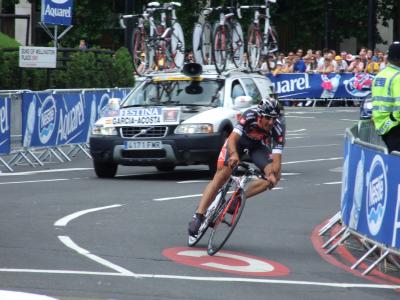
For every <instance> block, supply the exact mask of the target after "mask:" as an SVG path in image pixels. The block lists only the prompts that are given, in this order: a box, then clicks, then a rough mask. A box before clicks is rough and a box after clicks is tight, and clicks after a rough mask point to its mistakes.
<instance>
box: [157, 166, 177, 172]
mask: <svg viewBox="0 0 400 300" xmlns="http://www.w3.org/2000/svg"><path fill="white" fill-rule="evenodd" d="M156 168H157V170H158V171H163V172H169V171H173V170H174V169H175V165H173V164H165V165H157V166H156Z"/></svg>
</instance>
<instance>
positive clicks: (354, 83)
mask: <svg viewBox="0 0 400 300" xmlns="http://www.w3.org/2000/svg"><path fill="white" fill-rule="evenodd" d="M374 78H375V77H374V76H373V75H371V74H368V73H358V74H355V75H354V76H353V77H352V78H351V79H350V80H345V81H343V83H344V87H345V89H346V91H347V92H348V93H349V94H350V95H353V96H355V97H365V96H368V95H369V94H370V93H371V85H372V81H373V80H374Z"/></svg>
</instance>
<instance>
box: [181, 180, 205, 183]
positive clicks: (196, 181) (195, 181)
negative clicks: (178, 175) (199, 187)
mask: <svg viewBox="0 0 400 300" xmlns="http://www.w3.org/2000/svg"><path fill="white" fill-rule="evenodd" d="M204 182H210V180H185V181H178V182H177V183H204Z"/></svg>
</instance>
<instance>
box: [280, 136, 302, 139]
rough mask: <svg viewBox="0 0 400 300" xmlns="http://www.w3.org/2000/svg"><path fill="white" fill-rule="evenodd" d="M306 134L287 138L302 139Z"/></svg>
mask: <svg viewBox="0 0 400 300" xmlns="http://www.w3.org/2000/svg"><path fill="white" fill-rule="evenodd" d="M302 138H304V136H292V137H287V138H285V140H295V139H302Z"/></svg>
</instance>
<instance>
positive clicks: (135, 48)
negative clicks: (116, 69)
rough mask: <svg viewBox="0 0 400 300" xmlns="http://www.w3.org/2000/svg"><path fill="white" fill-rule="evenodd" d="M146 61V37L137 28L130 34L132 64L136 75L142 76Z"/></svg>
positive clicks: (146, 64)
mask: <svg viewBox="0 0 400 300" xmlns="http://www.w3.org/2000/svg"><path fill="white" fill-rule="evenodd" d="M148 59H149V57H148V53H147V47H146V36H145V34H144V33H143V32H141V30H140V29H139V28H136V29H135V30H134V31H133V34H132V62H133V68H134V69H135V72H136V74H138V75H142V74H143V73H144V72H145V69H146V67H147V66H148Z"/></svg>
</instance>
